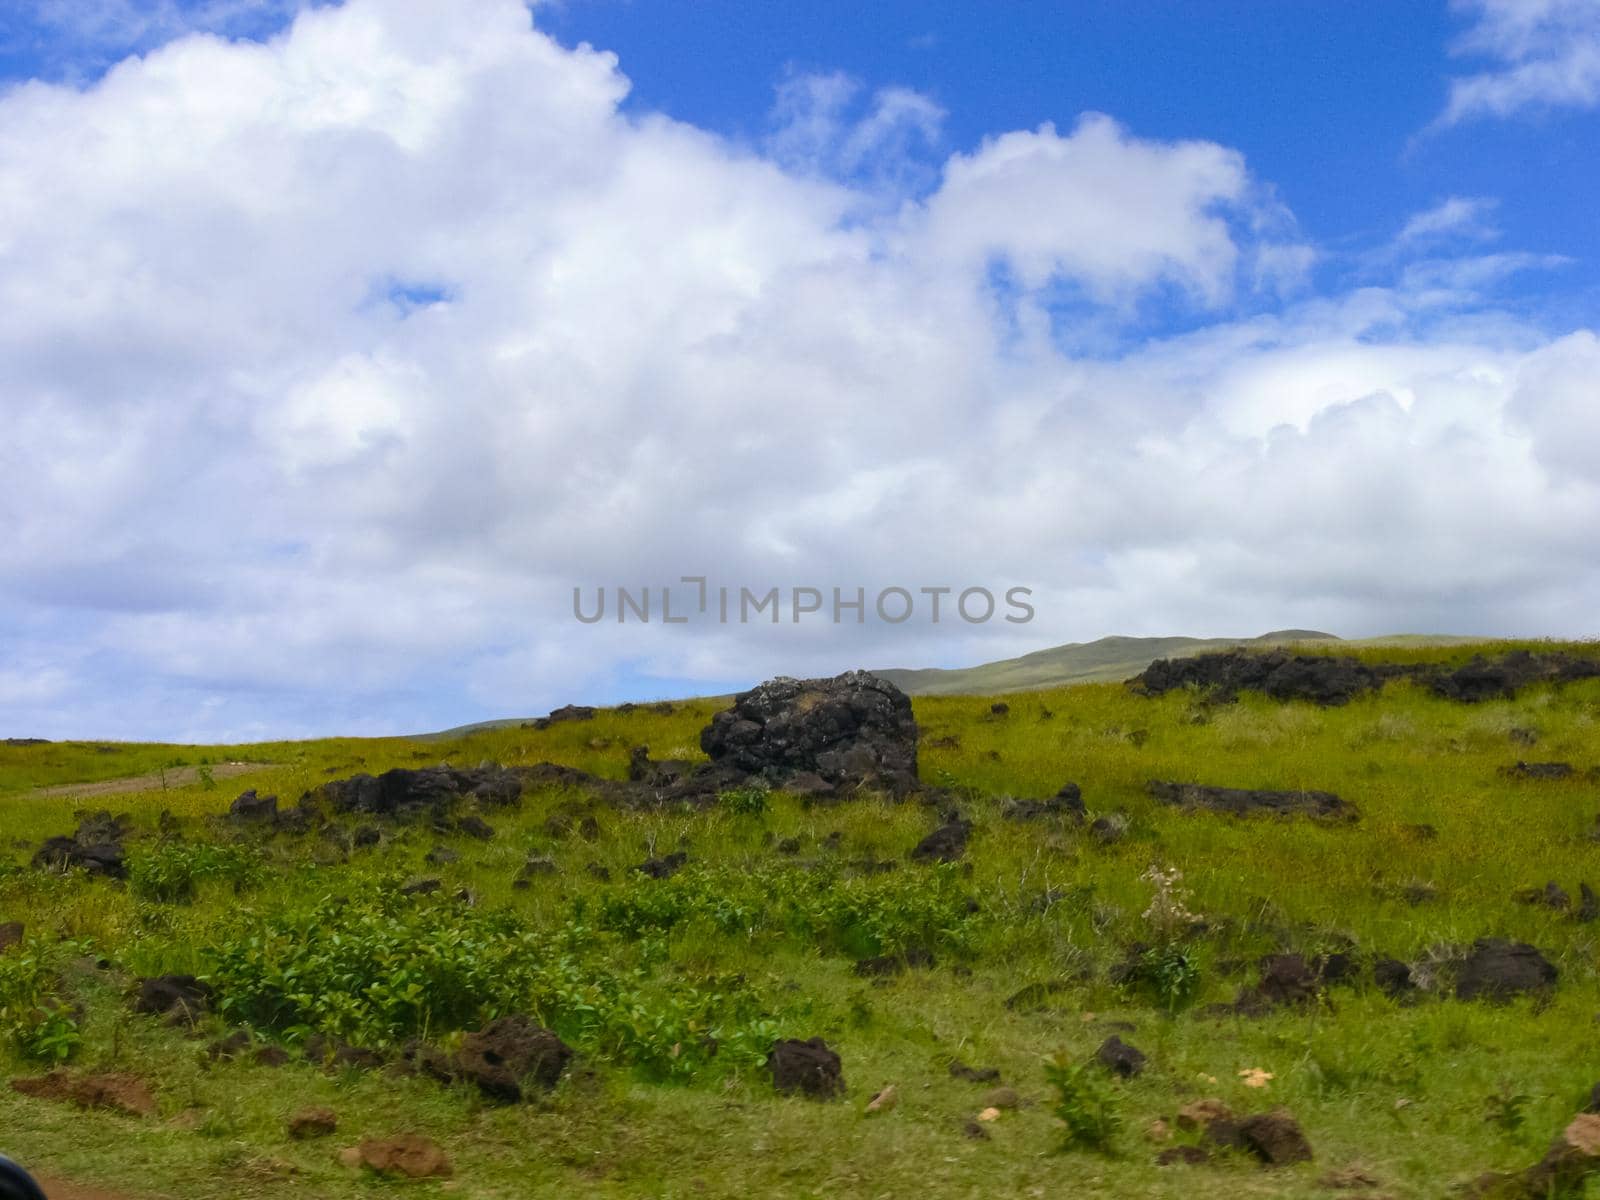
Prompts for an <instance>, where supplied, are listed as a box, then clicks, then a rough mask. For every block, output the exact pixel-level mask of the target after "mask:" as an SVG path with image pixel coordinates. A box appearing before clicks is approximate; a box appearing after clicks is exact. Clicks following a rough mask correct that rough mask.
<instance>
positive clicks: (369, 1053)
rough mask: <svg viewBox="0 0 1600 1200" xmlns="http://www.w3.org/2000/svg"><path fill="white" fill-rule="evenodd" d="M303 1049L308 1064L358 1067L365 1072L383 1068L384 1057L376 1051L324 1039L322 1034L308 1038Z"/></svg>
mask: <svg viewBox="0 0 1600 1200" xmlns="http://www.w3.org/2000/svg"><path fill="white" fill-rule="evenodd" d="M301 1049H302V1050H303V1052H304V1053H305V1056H306V1061H307V1062H313V1063H317V1064H319V1065H321V1066H324V1067H358V1068H361V1069H363V1070H373V1069H375V1068H377V1067H381V1066H383V1055H381V1054H379V1053H378V1052H377V1051H376V1050H368V1049H366V1048H365V1047H364V1046H352V1045H351V1044H350V1043H349V1042H343V1041H340V1040H339V1039H337V1038H328V1037H324V1036H323V1035H322V1034H320V1033H314V1034H312V1035H311V1036H310V1037H308V1038H307V1039H306V1041H305V1045H304V1046H302V1047H301Z"/></svg>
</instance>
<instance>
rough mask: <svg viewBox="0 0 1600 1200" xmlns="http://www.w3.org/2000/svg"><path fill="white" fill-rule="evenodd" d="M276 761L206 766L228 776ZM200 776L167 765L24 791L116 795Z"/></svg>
mask: <svg viewBox="0 0 1600 1200" xmlns="http://www.w3.org/2000/svg"><path fill="white" fill-rule="evenodd" d="M279 765H281V764H278V763H251V762H227V763H215V764H213V765H212V767H211V768H210V770H211V778H213V779H232V778H233V777H234V776H235V775H248V774H249V773H250V772H251V771H265V770H270V769H271V768H273V767H275V766H279ZM199 778H200V768H199V767H168V768H167V769H166V770H165V771H151V772H150V773H149V774H148V775H128V776H125V777H123V778H122V779H97V780H95V781H94V782H93V783H62V784H57V785H56V786H55V787H47V788H39V789H38V790H37V791H32V792H29V793H28V797H29V798H30V799H38V800H48V799H51V798H52V797H62V796H65V797H68V798H72V799H87V798H91V797H94V796H118V795H121V794H123V793H124V792H153V791H158V790H160V788H161V787H162V786H163V784H165V786H167V787H183V786H185V785H187V784H191V783H194V782H196V781H197V780H198V779H199Z"/></svg>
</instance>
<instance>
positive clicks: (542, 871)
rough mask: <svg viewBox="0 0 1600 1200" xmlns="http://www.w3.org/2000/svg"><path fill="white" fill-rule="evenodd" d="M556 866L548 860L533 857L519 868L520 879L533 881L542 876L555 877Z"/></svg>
mask: <svg viewBox="0 0 1600 1200" xmlns="http://www.w3.org/2000/svg"><path fill="white" fill-rule="evenodd" d="M555 873H556V864H555V862H554V860H552V859H548V858H539V857H532V858H529V859H528V861H527V862H525V863H523V864H522V866H520V867H518V868H517V878H518V879H533V878H535V877H537V876H540V875H554V874H555Z"/></svg>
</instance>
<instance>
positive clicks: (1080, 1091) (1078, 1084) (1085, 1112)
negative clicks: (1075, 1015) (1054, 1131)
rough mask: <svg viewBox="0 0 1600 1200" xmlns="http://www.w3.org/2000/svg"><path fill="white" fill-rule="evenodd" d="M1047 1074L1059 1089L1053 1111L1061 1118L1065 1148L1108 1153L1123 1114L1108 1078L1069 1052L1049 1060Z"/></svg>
mask: <svg viewBox="0 0 1600 1200" xmlns="http://www.w3.org/2000/svg"><path fill="white" fill-rule="evenodd" d="M1044 1077H1045V1081H1046V1082H1047V1083H1049V1085H1050V1086H1051V1087H1052V1088H1053V1089H1054V1090H1055V1093H1056V1102H1055V1105H1054V1106H1053V1109H1052V1111H1053V1112H1054V1113H1055V1115H1056V1117H1057V1118H1058V1119H1059V1120H1060V1121H1061V1125H1062V1139H1063V1143H1064V1146H1065V1148H1066V1149H1068V1150H1077V1149H1087V1150H1098V1151H1100V1152H1101V1153H1108V1152H1109V1151H1110V1149H1111V1142H1112V1139H1113V1138H1115V1137H1116V1135H1117V1131H1118V1130H1119V1129H1121V1128H1122V1117H1121V1116H1120V1115H1119V1114H1118V1113H1117V1110H1116V1107H1115V1105H1114V1103H1113V1101H1112V1097H1111V1092H1110V1089H1109V1086H1108V1085H1107V1083H1106V1081H1105V1080H1104V1079H1103V1078H1102V1077H1101V1076H1100V1074H1099V1073H1098V1072H1097V1071H1095V1070H1094V1069H1093V1068H1092V1067H1091V1066H1090V1064H1089V1063H1088V1062H1087V1061H1085V1062H1079V1063H1074V1062H1073V1061H1072V1060H1071V1059H1070V1058H1069V1057H1068V1056H1067V1055H1066V1053H1065V1052H1063V1053H1061V1054H1057V1055H1056V1056H1055V1057H1053V1058H1049V1059H1046V1060H1045V1064H1044Z"/></svg>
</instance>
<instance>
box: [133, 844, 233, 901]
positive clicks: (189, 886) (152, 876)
mask: <svg viewBox="0 0 1600 1200" xmlns="http://www.w3.org/2000/svg"><path fill="white" fill-rule="evenodd" d="M261 870H262V863H261V855H260V854H258V853H257V852H256V851H255V850H252V849H251V848H249V847H248V846H213V845H209V844H207V843H204V842H166V843H163V844H161V845H157V846H152V847H149V848H146V849H140V850H137V851H135V852H134V853H133V854H131V855H129V857H128V886H129V887H130V888H131V889H132V890H133V894H134V895H135V896H138V897H139V898H140V899H141V900H156V901H161V902H164V903H168V904H183V903H187V902H188V901H190V900H193V899H194V896H195V891H196V889H197V887H198V886H199V884H200V883H201V882H202V881H203V880H207V879H221V880H225V881H227V882H229V883H231V884H233V885H234V887H235V888H236V889H237V888H242V887H245V886H247V885H249V884H251V883H254V882H255V881H256V880H257V879H258V878H260V875H261Z"/></svg>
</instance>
